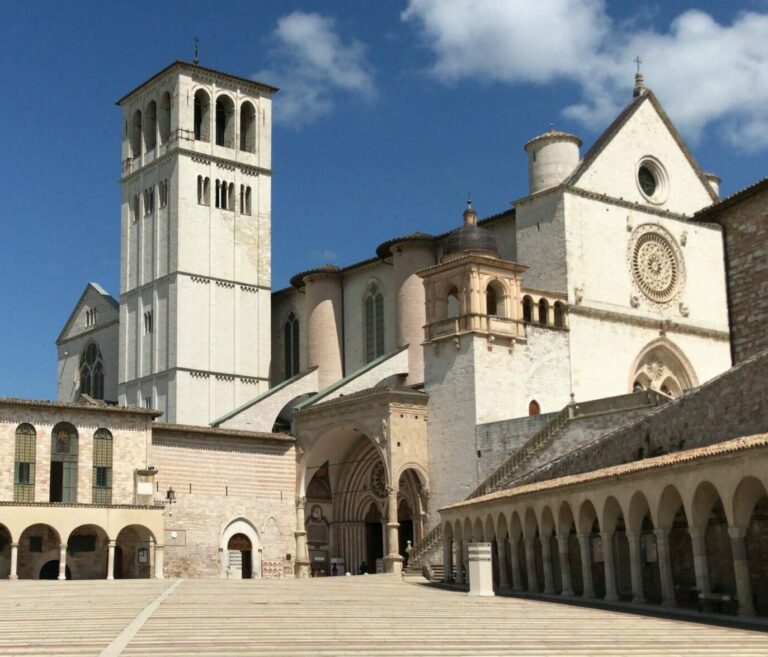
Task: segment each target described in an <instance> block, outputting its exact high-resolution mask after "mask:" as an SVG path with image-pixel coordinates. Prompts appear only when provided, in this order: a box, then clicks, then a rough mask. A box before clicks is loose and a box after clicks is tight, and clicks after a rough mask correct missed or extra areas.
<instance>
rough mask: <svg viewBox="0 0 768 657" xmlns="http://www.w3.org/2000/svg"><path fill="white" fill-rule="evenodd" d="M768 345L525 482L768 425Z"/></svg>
mask: <svg viewBox="0 0 768 657" xmlns="http://www.w3.org/2000/svg"><path fill="white" fill-rule="evenodd" d="M767 380H768V351H763V352H761V353H760V354H758V355H756V356H753V357H752V358H750V359H748V360H746V361H744V362H743V363H741V364H740V365H738V366H736V367H734V368H733V369H731V370H728V371H727V372H725V373H724V374H721V375H720V376H718V377H716V378H714V379H712V380H711V381H709V382H708V383H706V384H704V385H703V386H701V387H699V388H696V389H694V390H691V391H689V392H688V393H686V394H685V395H683V396H682V397H679V398H678V399H676V400H674V401H671V402H669V403H668V404H665V405H664V406H661V407H660V408H658V409H656V410H654V411H652V412H650V413H649V414H648V415H646V416H645V417H643V418H641V419H640V420H638V421H636V422H633V423H632V424H630V425H628V426H625V427H622V428H620V429H618V430H616V431H613V432H611V433H608V434H605V435H603V436H601V437H600V438H598V439H597V440H594V441H592V442H590V443H588V444H586V445H584V446H583V447H581V448H579V449H577V450H575V451H572V452H570V453H568V454H565V455H564V456H562V457H561V458H558V459H555V460H553V461H551V462H549V463H547V464H546V465H544V466H542V467H541V468H538V469H537V470H534V471H532V472H530V473H529V474H528V475H526V476H525V477H523V478H522V479H519V480H518V481H516V482H515V485H522V484H527V483H532V482H536V481H544V480H547V479H554V478H556V477H563V476H566V475H573V474H579V473H582V472H588V471H591V470H597V469H599V468H606V467H609V466H612V465H618V464H621V463H627V462H629V461H634V460H637V459H641V458H647V457H649V456H657V455H660V454H664V453H667V452H675V451H680V450H683V449H691V448H694V447H702V446H705V445H711V444H714V443H718V442H722V441H724V440H729V439H731V438H737V437H739V436H748V435H752V434H756V433H761V432H764V431H766V430H768V396H766V394H765V385H766V381H767Z"/></svg>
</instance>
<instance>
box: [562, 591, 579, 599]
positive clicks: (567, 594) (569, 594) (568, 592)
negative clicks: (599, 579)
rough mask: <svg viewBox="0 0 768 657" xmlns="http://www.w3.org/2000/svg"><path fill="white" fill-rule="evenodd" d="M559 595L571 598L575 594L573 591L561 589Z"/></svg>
mask: <svg viewBox="0 0 768 657" xmlns="http://www.w3.org/2000/svg"><path fill="white" fill-rule="evenodd" d="M560 595H562V596H563V597H566V598H572V597H573V596H574V595H576V594H575V593H574V592H573V591H561V592H560Z"/></svg>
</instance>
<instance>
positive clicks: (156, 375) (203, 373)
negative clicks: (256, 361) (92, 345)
mask: <svg viewBox="0 0 768 657" xmlns="http://www.w3.org/2000/svg"><path fill="white" fill-rule="evenodd" d="M173 372H189V373H190V374H191V375H192V376H199V377H202V378H210V377H212V376H213V377H218V378H220V379H229V380H235V379H238V380H240V381H245V382H247V383H257V382H259V381H269V378H268V377H264V376H252V375H249V374H235V373H234V372H213V371H208V370H199V369H195V368H192V367H179V366H176V367H169V368H167V369H164V370H162V371H160V372H153V373H152V374H147V375H146V376H142V377H140V378H138V379H131V380H130V381H119V382H118V385H119V386H122V387H123V388H128V387H129V386H131V387H132V386H136V385H139V384H141V383H145V382H147V381H153V380H155V379H162V378H164V377H166V376H168V375H169V374H172V373H173Z"/></svg>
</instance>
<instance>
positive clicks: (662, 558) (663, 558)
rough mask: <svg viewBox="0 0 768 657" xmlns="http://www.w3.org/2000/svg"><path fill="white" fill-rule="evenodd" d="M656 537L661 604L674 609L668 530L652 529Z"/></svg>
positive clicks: (673, 586)
mask: <svg viewBox="0 0 768 657" xmlns="http://www.w3.org/2000/svg"><path fill="white" fill-rule="evenodd" d="M653 533H654V534H655V535H656V552H657V553H658V557H659V575H660V577H661V604H662V605H664V606H665V607H674V606H675V605H676V604H677V603H676V601H675V581H674V579H673V577H672V558H671V555H670V551H669V530H668V529H654V530H653Z"/></svg>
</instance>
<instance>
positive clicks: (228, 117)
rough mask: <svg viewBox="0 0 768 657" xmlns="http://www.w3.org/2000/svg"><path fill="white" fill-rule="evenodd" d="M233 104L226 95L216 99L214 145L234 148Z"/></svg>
mask: <svg viewBox="0 0 768 657" xmlns="http://www.w3.org/2000/svg"><path fill="white" fill-rule="evenodd" d="M234 117H235V103H234V101H233V100H232V99H231V98H230V97H229V96H227V95H225V94H222V95H221V96H218V97H217V98H216V145H217V146H224V147H225V148H234V146H235V141H234V136H235V126H234Z"/></svg>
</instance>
